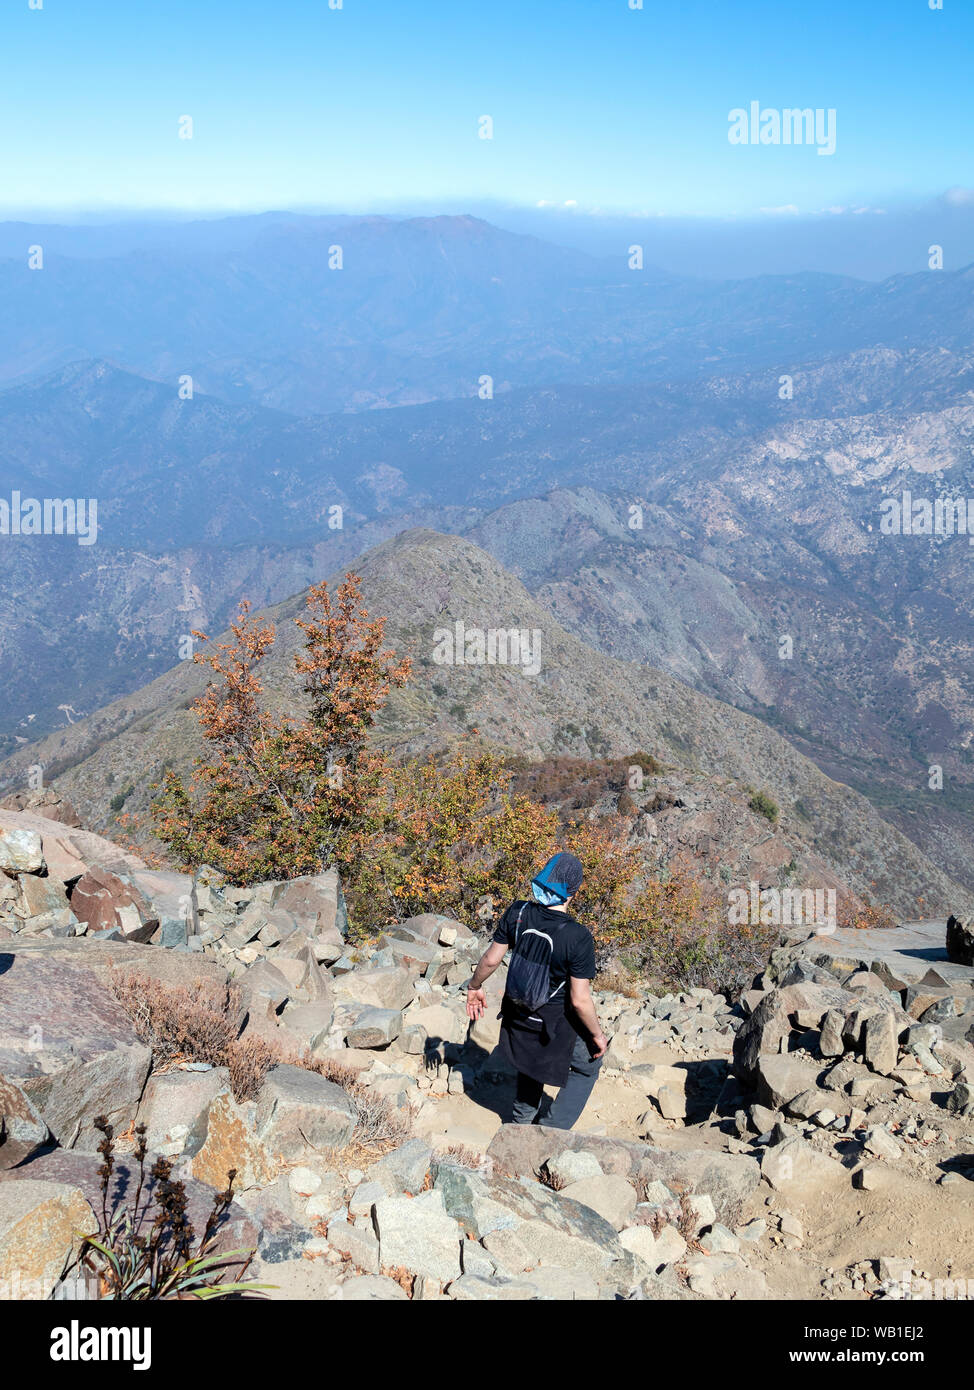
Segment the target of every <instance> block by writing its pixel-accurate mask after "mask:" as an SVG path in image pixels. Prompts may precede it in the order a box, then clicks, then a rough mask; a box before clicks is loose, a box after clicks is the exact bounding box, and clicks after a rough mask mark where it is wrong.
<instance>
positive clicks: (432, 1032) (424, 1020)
mask: <svg viewBox="0 0 974 1390" xmlns="http://www.w3.org/2000/svg"><path fill="white" fill-rule="evenodd" d="M406 1023H407V1024H408V1026H409V1027H410V1028H416V1029H418V1030H419V1031H420V1032H421V1034H422V1036H423V1037H424V1038H425V1040H426V1044H427V1045H438V1044H440V1043H460V1042H463V1040H464V1038H465V1037H466V1035H467V1020H466V1018H465V1017H464V1016H463V1015H462V1014H461V1013H460V1010H459V1008H457V1009H450V1008H447V1006H446V1005H445V1004H427V1005H426V1006H425V1007H422V1008H418V1009H410V1011H409V1013H408V1014H407V1015H406Z"/></svg>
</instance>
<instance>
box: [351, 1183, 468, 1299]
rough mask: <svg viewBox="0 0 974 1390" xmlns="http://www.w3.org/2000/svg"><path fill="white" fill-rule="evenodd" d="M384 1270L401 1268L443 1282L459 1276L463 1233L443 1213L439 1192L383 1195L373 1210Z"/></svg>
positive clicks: (441, 1197)
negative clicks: (408, 1195) (413, 1195)
mask: <svg viewBox="0 0 974 1390" xmlns="http://www.w3.org/2000/svg"><path fill="white" fill-rule="evenodd" d="M373 1222H374V1225H375V1232H376V1235H377V1236H378V1238H379V1256H380V1261H381V1266H382V1268H383V1269H390V1268H396V1267H399V1268H402V1269H406V1270H408V1271H409V1272H410V1273H411V1274H420V1275H429V1276H431V1277H432V1278H434V1279H439V1280H440V1281H441V1282H442V1283H449V1282H450V1281H451V1280H453V1279H459V1277H460V1273H461V1266H460V1240H461V1235H462V1232H461V1230H460V1227H459V1226H458V1225H457V1223H456V1221H455V1220H454V1219H453V1217H452V1216H449V1215H448V1214H447V1212H446V1208H445V1206H444V1202H443V1194H442V1192H437V1191H432V1192H423V1193H420V1195H419V1196H418V1197H386V1198H384V1199H383V1200H382V1201H381V1202H376V1204H375V1208H374V1212H373Z"/></svg>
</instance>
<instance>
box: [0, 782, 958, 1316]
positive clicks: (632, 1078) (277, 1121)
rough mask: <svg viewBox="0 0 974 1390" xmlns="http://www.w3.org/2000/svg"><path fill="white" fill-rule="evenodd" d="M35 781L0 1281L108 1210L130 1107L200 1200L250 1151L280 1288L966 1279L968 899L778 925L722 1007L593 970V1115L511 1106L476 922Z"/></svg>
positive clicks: (229, 1242) (12, 1006) (718, 1291)
mask: <svg viewBox="0 0 974 1390" xmlns="http://www.w3.org/2000/svg"><path fill="white" fill-rule="evenodd" d="M52 809H56V810H57V813H58V814H67V813H66V812H64V811H63V809H62V808H60V807H52V806H34V807H32V808H27V809H23V810H0V871H2V872H0V1285H2V1287H3V1288H4V1290H6V1292H5V1294H4V1296H5V1297H40V1298H43V1297H48V1296H50V1295H51V1294H52V1293H54V1291H56V1290H57V1289H59V1288H61V1287H63V1279H64V1275H65V1272H66V1271H68V1273H69V1274H70V1271H71V1269H72V1268H73V1266H72V1261H73V1259H74V1257H75V1255H76V1254H77V1246H78V1234H79V1232H81V1233H86V1232H93V1231H94V1230H95V1228H96V1224H97V1217H96V1213H97V1212H98V1209H99V1205H100V1190H99V1179H98V1174H97V1170H98V1167H99V1163H100V1159H99V1156H98V1154H97V1152H96V1148H97V1142H98V1139H99V1131H98V1129H97V1127H96V1126H95V1123H94V1122H95V1120H96V1118H97V1117H99V1116H101V1115H105V1116H107V1117H108V1119H109V1120H110V1121H111V1123H112V1125H113V1126H114V1128H115V1132H116V1134H117V1135H118V1136H119V1138H118V1142H117V1150H116V1165H117V1166H116V1172H115V1174H114V1178H113V1189H112V1199H113V1201H115V1200H124V1191H125V1190H126V1188H127V1187H129V1188H130V1187H131V1183H132V1180H133V1177H134V1159H133V1157H132V1151H133V1148H134V1142H133V1134H134V1133H135V1131H134V1126H135V1125H136V1124H143V1125H145V1126H146V1135H147V1142H148V1145H149V1149H150V1154H151V1155H162V1156H164V1157H166V1158H167V1159H169V1160H170V1161H171V1162H172V1163H173V1165H174V1167H175V1171H176V1173H177V1175H178V1176H179V1177H180V1178H181V1179H182V1180H183V1182H184V1183H185V1187H186V1192H187V1196H188V1199H189V1203H190V1209H191V1214H192V1216H193V1220H194V1223H195V1224H197V1226H198V1227H199V1226H202V1224H203V1223H204V1222H205V1213H206V1211H207V1210H208V1207H209V1204H210V1203H211V1201H212V1198H213V1195H214V1193H215V1192H216V1191H217V1190H219V1189H221V1188H222V1187H223V1186H225V1183H226V1173H227V1170H228V1169H229V1168H234V1169H236V1171H237V1178H236V1180H235V1200H234V1202H233V1204H232V1206H231V1207H230V1209H229V1211H228V1213H227V1215H226V1218H225V1222H224V1226H223V1228H222V1229H221V1231H220V1241H221V1248H222V1249H223V1250H230V1249H237V1248H240V1247H246V1248H251V1247H253V1248H255V1249H256V1257H255V1260H254V1262H253V1264H252V1266H251V1268H250V1270H249V1271H248V1273H249V1275H250V1276H252V1277H255V1278H257V1279H259V1280H260V1281H261V1282H263V1283H266V1284H269V1285H273V1286H274V1287H273V1288H272V1289H270V1290H269V1291H268V1292H267V1294H266V1295H262V1296H265V1297H269V1298H271V1299H281V1298H319V1299H335V1300H362V1299H367V1300H382V1299H389V1300H405V1299H409V1298H412V1299H419V1300H423V1301H427V1300H530V1299H545V1300H550V1299H557V1300H562V1299H576V1298H579V1299H612V1300H619V1299H624V1300H630V1299H635V1300H639V1299H663V1300H667V1299H679V1300H698V1301H706V1300H709V1299H721V1300H724V1299H796V1298H809V1299H818V1300H832V1299H871V1298H893V1299H902V1298H927V1297H932V1296H937V1297H942V1296H945V1294H944V1292H943V1290H944V1288H945V1287H946V1288H947V1289H948V1290H949V1293H948V1295H946V1296H952V1297H958V1296H960V1297H966V1296H967V1289H968V1285H967V1280H968V1279H969V1278H970V1279H971V1280H972V1281H974V1222H972V1221H971V1211H972V1197H974V1093H972V1087H974V993H972V987H974V931H972V927H971V924H970V923H963V922H959V921H957V920H956V919H953V918H952V919H951V921H950V923H949V925H946V924H945V923H943V922H925V923H911V924H906V925H903V926H900V927H898V928H896V929H890V930H888V931H856V932H837V933H834V934H833V935H831V936H818V935H812V936H809V937H807V938H805V939H792V938H789V937H783V938H782V940H781V944H780V946H779V947H778V949H777V950H776V951H775V952H774V953H773V955H772V957H771V960H770V962H769V964H768V966H767V968H766V969H765V970H764V972H763V973H762V974H761V975H760V976H759V977H758V978H757V979H756V980H755V981H754V984H753V987H752V988H751V989H750V990H748V991H747V992H746V993H745V994H744V996H743V997H742V999H741V1000H740V1001H739V1002H738V1003H737V1004H735V1005H734V1006H733V1007H732V1006H731V1005H730V1004H729V1003H728V1002H727V1000H726V999H724V998H723V997H722V996H719V995H714V994H711V993H709V992H708V991H707V990H703V989H694V990H690V991H689V992H686V993H680V994H672V993H671V994H663V995H653V994H649V993H646V992H640V993H637V992H636V991H630V993H633V994H635V996H636V997H629V993H627V994H621V993H615V992H610V991H601V992H598V993H597V994H596V1002H597V1007H598V1009H599V1013H600V1017H601V1019H602V1021H603V1025H604V1027H605V1028H606V1031H607V1032H608V1033H609V1034H610V1036H611V1038H612V1042H611V1045H610V1048H609V1051H608V1053H607V1055H606V1059H605V1062H604V1064H603V1068H602V1072H601V1075H600V1079H599V1081H598V1083H597V1085H596V1088H595V1091H594V1092H593V1095H592V1098H591V1100H590V1102H589V1105H588V1108H587V1109H586V1111H585V1113H584V1114H583V1116H582V1119H581V1121H580V1122H579V1124H578V1126H577V1127H576V1129H575V1130H574V1131H571V1132H564V1131H558V1130H553V1129H550V1128H549V1127H547V1126H545V1125H544V1124H543V1123H542V1124H540V1125H536V1126H526V1127H519V1126H515V1125H512V1124H510V1123H508V1122H507V1121H508V1119H509V1115H510V1106H511V1101H512V1098H513V1077H512V1076H511V1075H510V1074H509V1072H508V1069H507V1067H506V1065H505V1064H504V1062H503V1061H502V1060H501V1059H500V1058H499V1056H498V1054H497V1053H496V1050H495V1048H496V1043H497V1037H498V1027H499V1025H498V1022H497V1018H496V1013H497V1006H498V1005H499V1002H500V997H501V994H502V992H503V969H502V970H501V971H499V972H498V973H497V975H495V976H493V977H492V978H491V980H490V981H489V982H488V986H487V989H488V999H489V1001H490V1003H491V1004H492V1007H490V1008H489V1009H488V1013H487V1015H486V1016H485V1018H483V1019H481V1020H479V1021H478V1022H477V1023H475V1024H472V1025H470V1024H468V1021H467V1019H466V1016H465V996H464V993H463V989H462V986H463V984H464V982H465V981H466V980H467V978H468V977H469V975H470V973H471V970H472V967H473V965H474V963H475V962H476V960H477V959H478V957H479V955H480V953H481V951H482V950H483V947H484V940H483V938H482V937H479V936H477V935H475V934H474V933H473V932H471V931H470V930H469V929H468V928H467V927H465V926H464V925H463V924H462V923H460V922H455V921H452V920H450V919H448V918H445V917H441V916H437V915H435V914H425V915H423V916H420V917H414V918H411V919H409V920H408V921H406V922H402V923H399V924H396V925H390V926H389V927H388V928H387V929H386V931H385V932H384V933H383V934H382V935H381V936H380V937H379V938H378V939H377V940H375V941H374V942H370V943H368V944H362V943H358V944H356V943H355V942H353V941H350V940H349V936H348V923H347V920H346V914H345V909H344V903H343V899H342V893H341V886H340V883H339V882H338V879H337V877H336V876H335V874H334V873H324V874H319V875H315V876H308V877H305V878H300V879H295V880H291V881H289V882H274V883H263V884H258V885H255V886H254V887H253V888H249V889H240V888H235V887H233V886H231V885H229V884H227V883H226V882H225V881H224V880H223V879H222V877H221V876H220V875H219V874H217V873H215V872H213V871H210V870H205V869H204V870H201V871H200V872H199V873H198V874H196V875H195V876H190V875H181V874H175V873H163V872H160V871H157V870H151V869H148V868H146V866H145V865H144V864H142V863H141V861H140V860H138V859H137V858H136V857H135V856H133V855H131V854H128V853H127V852H125V851H123V850H121V849H119V848H118V847H117V846H114V845H112V844H111V843H110V842H108V841H106V840H103V839H101V838H100V837H98V836H96V835H92V834H90V833H89V832H86V831H84V830H81V829H80V828H78V827H77V826H75V825H70V824H66V823H65V822H64V821H57V820H54V819H50V818H48V815H46V814H41V813H42V812H45V811H46V812H51V811H52ZM200 1011H203V1012H202V1013H201V1012H200ZM201 1018H203V1019H204V1021H205V1022H206V1025H207V1027H208V1028H209V1030H210V1031H209V1033H208V1034H207V1037H209V1036H210V1034H212V1040H211V1041H209V1042H207V1043H206V1044H205V1045H204V1043H203V1042H202V1041H201V1038H202V1036H203V1034H204V1032H206V1029H204V1028H203V1027H202V1025H201V1022H200V1020H201ZM174 1020H175V1023H174ZM187 1020H188V1021H187ZM176 1024H178V1025H179V1026H178V1027H177V1026H176ZM191 1025H192V1026H191ZM167 1030H168V1031H167ZM180 1030H181V1031H180ZM207 1048H208V1049H209V1052H207ZM542 1119H543V1116H542ZM936 1281H941V1282H940V1283H937V1282H936ZM942 1281H949V1284H947V1285H945V1284H944V1283H943V1282H942ZM970 1287H971V1291H972V1292H974V1282H972V1284H971V1286H970ZM251 1297H257V1295H251Z"/></svg>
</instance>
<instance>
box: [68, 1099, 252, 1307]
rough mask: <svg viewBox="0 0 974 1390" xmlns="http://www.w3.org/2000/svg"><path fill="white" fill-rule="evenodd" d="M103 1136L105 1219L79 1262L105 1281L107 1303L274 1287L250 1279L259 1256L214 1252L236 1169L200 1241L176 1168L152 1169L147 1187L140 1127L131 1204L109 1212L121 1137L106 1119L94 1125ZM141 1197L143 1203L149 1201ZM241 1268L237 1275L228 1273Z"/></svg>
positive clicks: (162, 1163)
mask: <svg viewBox="0 0 974 1390" xmlns="http://www.w3.org/2000/svg"><path fill="white" fill-rule="evenodd" d="M94 1124H95V1128H96V1129H98V1130H99V1131H100V1133H101V1135H102V1139H101V1143H100V1144H99V1145H98V1152H99V1153H100V1154H101V1156H102V1163H101V1167H100V1168H99V1169H98V1175H99V1177H100V1178H101V1220H100V1222H99V1230H98V1233H97V1235H91V1236H86V1237H85V1238H84V1240H83V1242H82V1246H81V1253H80V1255H79V1262H80V1264H81V1265H82V1267H83V1268H86V1269H88V1270H90V1271H91V1272H92V1273H94V1274H95V1275H96V1276H97V1277H98V1279H99V1282H100V1286H101V1289H102V1291H103V1292H102V1295H101V1296H102V1297H103V1298H107V1299H132V1300H139V1299H160V1300H161V1299H172V1298H186V1297H189V1298H206V1299H209V1298H228V1297H229V1296H230V1295H231V1294H235V1293H245V1292H247V1293H249V1292H253V1291H255V1290H259V1289H266V1288H270V1287H273V1286H272V1285H268V1284H258V1283H256V1282H255V1281H253V1280H245V1279H244V1278H243V1276H244V1275H245V1274H246V1272H247V1269H248V1268H249V1266H250V1262H251V1260H252V1259H253V1257H254V1251H253V1250H250V1251H247V1250H229V1251H221V1252H219V1253H214V1250H213V1247H214V1245H215V1243H216V1233H217V1229H218V1227H219V1225H220V1222H221V1220H222V1219H223V1216H224V1215H225V1214H226V1212H227V1210H228V1208H229V1206H230V1203H231V1202H232V1201H233V1180H234V1178H235V1177H236V1176H237V1174H236V1170H235V1169H233V1168H231V1169H230V1171H229V1172H228V1174H227V1186H226V1190H225V1191H224V1192H218V1193H217V1195H216V1197H215V1198H214V1200H213V1206H212V1209H211V1211H210V1214H209V1216H208V1217H207V1221H206V1225H205V1227H204V1229H203V1234H202V1235H201V1236H200V1238H199V1240H198V1241H197V1239H196V1232H195V1231H194V1229H193V1225H192V1222H191V1221H190V1220H189V1217H188V1214H187V1200H186V1188H185V1186H184V1184H183V1183H181V1182H179V1181H176V1180H174V1179H173V1175H172V1164H171V1163H170V1162H169V1160H168V1159H167V1158H161V1157H160V1158H157V1159H156V1160H155V1162H154V1163H153V1165H152V1167H151V1169H150V1170H149V1174H148V1176H149V1179H150V1181H149V1185H148V1187H146V1169H145V1163H146V1156H147V1152H148V1146H147V1143H146V1127H145V1125H136V1126H135V1141H136V1142H135V1158H136V1160H137V1161H138V1165H139V1177H138V1183H137V1185H136V1189H135V1196H134V1199H133V1201H132V1202H131V1203H130V1204H129V1203H126V1204H124V1205H122V1206H120V1207H119V1208H118V1209H117V1210H115V1211H113V1212H111V1214H110V1213H109V1197H108V1189H109V1184H110V1182H111V1178H112V1173H113V1172H114V1169H115V1134H114V1130H113V1128H112V1126H111V1125H110V1124H109V1122H108V1120H107V1119H106V1117H105V1116H104V1115H99V1116H97V1118H96V1119H95V1121H94ZM143 1194H144V1195H145V1199H144V1200H143ZM235 1265H238V1266H242V1268H240V1270H239V1274H238V1277H237V1278H236V1279H233V1280H230V1279H228V1278H227V1275H228V1274H229V1272H230V1269H231V1268H232V1267H233V1266H235Z"/></svg>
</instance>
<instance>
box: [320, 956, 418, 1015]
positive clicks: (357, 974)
mask: <svg viewBox="0 0 974 1390" xmlns="http://www.w3.org/2000/svg"><path fill="white" fill-rule="evenodd" d="M334 990H335V1001H336V1003H343V1004H371V1005H373V1006H374V1007H375V1008H377V1009H404V1008H405V1007H406V1005H407V1004H408V1003H409V1002H410V1000H411V999H412V997H413V978H412V976H411V975H410V973H409V971H408V970H404V969H402V968H401V967H399V966H391V967H387V968H382V967H380V968H374V967H368V966H365V967H358V968H356V969H355V970H349V971H348V973H347V974H345V975H341V976H340V977H339V978H338V979H337V980H336V981H335V983H334Z"/></svg>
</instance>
